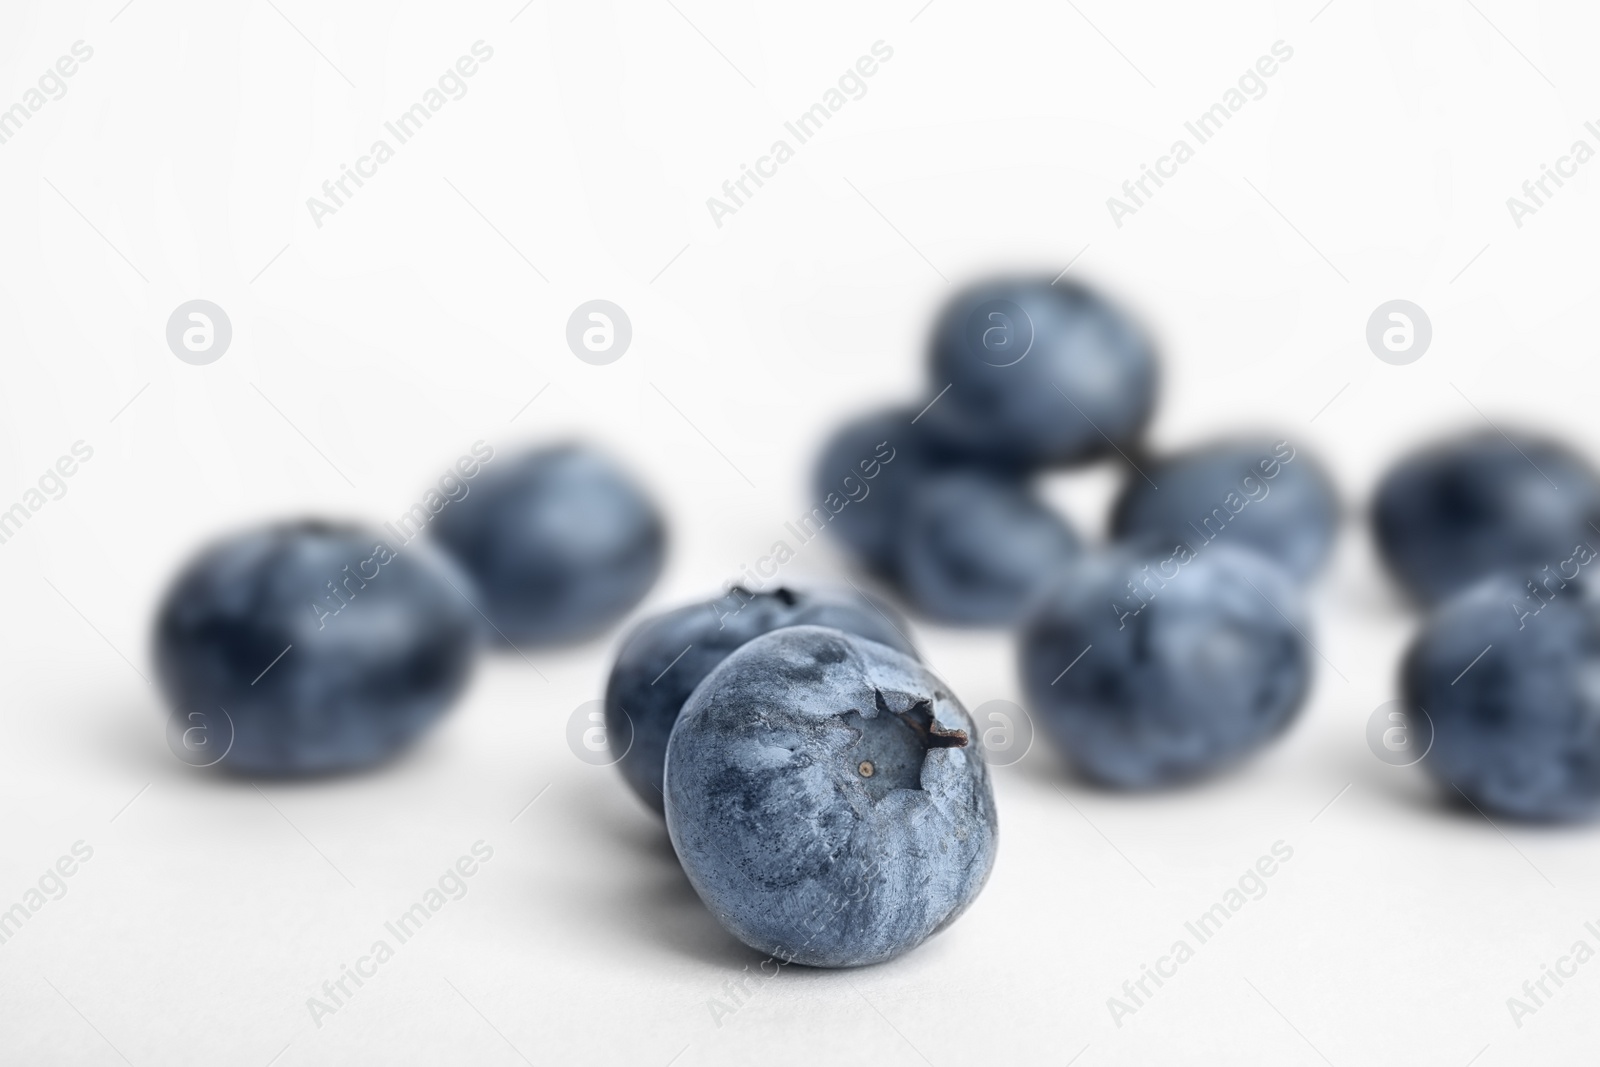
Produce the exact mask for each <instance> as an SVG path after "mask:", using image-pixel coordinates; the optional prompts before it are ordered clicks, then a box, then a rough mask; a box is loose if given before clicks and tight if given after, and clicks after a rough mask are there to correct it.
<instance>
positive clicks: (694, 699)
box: [667, 626, 997, 967]
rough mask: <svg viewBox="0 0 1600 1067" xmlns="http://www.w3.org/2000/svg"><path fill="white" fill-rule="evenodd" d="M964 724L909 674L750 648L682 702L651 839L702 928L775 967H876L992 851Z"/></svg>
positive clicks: (838, 652)
mask: <svg viewBox="0 0 1600 1067" xmlns="http://www.w3.org/2000/svg"><path fill="white" fill-rule="evenodd" d="M976 745H977V738H976V737H975V735H974V732H973V724H972V720H971V718H970V717H969V716H968V714H967V712H966V710H965V709H964V708H963V707H962V706H961V704H960V703H959V702H958V701H957V700H956V698H955V697H954V696H953V695H951V693H950V691H949V690H948V689H947V688H946V687H945V686H944V684H943V683H942V682H940V681H939V679H937V678H936V677H934V676H933V674H932V673H930V672H929V671H928V669H927V668H926V667H924V666H923V665H922V664H920V663H918V662H917V661H916V660H914V659H912V658H911V657H910V656H907V655H905V654H904V653H901V652H897V651H895V650H894V649H892V648H889V647H888V646H887V645H880V644H878V643H877V642H875V641H869V640H866V639H864V638H860V637H854V636H851V635H849V634H845V633H843V632H841V631H839V630H833V629H829V628H826V627H820V626H795V627H790V628H788V629H783V630H775V631H773V632H772V633H769V634H765V635H763V636H761V637H757V638H755V639H754V640H752V641H750V642H748V643H747V644H745V645H744V646H743V647H741V648H740V649H738V651H736V652H734V653H733V654H732V655H730V656H729V657H728V658H727V659H725V660H723V661H722V665H721V666H719V667H718V668H717V669H716V670H714V671H712V672H711V674H710V675H709V676H708V677H707V678H706V679H705V681H704V682H702V683H701V685H700V686H699V688H697V689H696V690H695V691H694V694H693V695H692V696H691V697H690V698H689V702H688V704H687V705H685V706H684V709H683V713H682V715H681V716H680V717H679V719H678V725H677V726H676V727H675V728H674V729H673V731H672V739H671V741H670V742H669V744H668V746H667V829H668V831H669V832H670V834H671V837H672V844H673V847H674V848H675V849H676V850H677V853H678V858H679V860H680V861H682V863H683V869H684V872H685V873H686V874H687V875H688V876H689V881H690V882H691V883H692V884H693V885H694V887H695V890H696V891H697V892H698V893H699V894H700V898H701V899H702V900H703V901H705V903H706V906H707V907H709V908H710V909H711V912H712V914H713V915H715V916H716V918H717V920H718V921H719V922H720V923H721V924H722V925H723V926H724V927H725V928H727V929H728V930H729V931H730V932H731V933H732V934H733V935H734V936H736V937H737V938H739V940H741V941H743V942H744V943H745V944H746V945H749V946H750V947H751V948H753V949H755V950H757V951H758V952H763V953H766V954H767V955H768V956H770V957H772V958H775V959H778V960H781V961H785V962H797V963H803V964H808V965H811V966H817V967H854V966H860V965H863V964H870V963H878V962H881V961H883V960H887V959H891V958H893V957H895V956H898V955H900V954H901V953H903V952H907V951H909V950H910V949H912V948H915V947H916V946H917V945H918V944H920V943H921V942H923V941H924V940H926V939H927V938H928V937H930V936H931V935H933V934H935V933H937V932H938V931H939V930H941V929H943V928H944V927H946V926H948V925H949V924H950V923H952V922H953V921H955V919H956V917H957V916H959V915H960V914H961V912H962V911H963V910H965V909H966V907H967V905H969V904H970V903H971V902H972V901H973V899H974V898H975V897H976V896H977V894H978V892H979V890H980V889H982V888H983V884H984V882H985V880H986V879H987V878H988V876H989V870H990V868H991V867H992V866H993V864H994V856H995V848H996V841H997V836H996V835H997V825H996V821H995V808H994V795H993V793H992V791H991V789H990V785H989V774H988V768H987V767H986V766H985V764H984V763H983V761H982V760H981V759H980V758H979V756H978V753H977V748H976Z"/></svg>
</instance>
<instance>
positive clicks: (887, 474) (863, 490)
mask: <svg viewBox="0 0 1600 1067" xmlns="http://www.w3.org/2000/svg"><path fill="white" fill-rule="evenodd" d="M917 414H918V410H917V409H914V408H889V409H886V410H882V411H875V412H872V413H870V414H867V415H862V416H859V417H857V418H854V419H852V420H850V421H849V422H847V423H845V424H844V425H843V426H841V427H840V428H839V429H838V430H837V431H836V432H835V433H834V434H833V436H832V437H830V438H829V439H828V441H827V443H826V444H825V445H824V446H823V449H822V454H821V456H820V457H819V458H818V461H817V466H816V469H815V471H814V472H813V475H812V492H813V494H814V496H815V499H814V500H813V502H812V505H813V506H812V510H811V513H810V514H809V515H807V516H806V518H805V519H803V520H801V521H802V523H804V524H805V526H806V529H807V530H808V531H811V532H814V530H815V529H823V528H826V529H829V530H831V531H832V532H833V534H834V536H836V537H838V538H839V539H840V540H841V541H842V542H843V543H844V545H845V547H846V549H847V550H848V551H849V552H850V553H851V554H853V555H854V556H855V557H856V558H857V559H858V560H860V562H862V563H863V564H865V565H866V566H867V567H868V568H869V569H871V570H874V571H876V572H878V573H879V574H884V575H888V574H893V573H894V570H895V565H896V562H897V559H896V552H897V544H896V532H897V528H898V524H899V521H900V519H901V517H902V516H903V515H904V513H905V504H906V498H907V496H908V495H909V494H910V492H911V489H912V487H913V486H915V485H916V484H917V482H918V481H919V480H920V479H921V478H922V477H924V476H925V475H926V474H927V473H928V472H929V471H932V470H935V469H938V468H940V467H942V466H943V465H945V463H946V462H947V460H946V459H945V457H943V456H941V455H940V454H938V452H937V451H936V450H935V448H934V447H933V445H932V444H931V443H930V442H929V440H928V435H927V433H926V432H925V431H924V428H923V427H922V425H921V423H920V422H918V423H917V424H916V425H913V424H912V421H911V420H912V419H914V418H916V417H917Z"/></svg>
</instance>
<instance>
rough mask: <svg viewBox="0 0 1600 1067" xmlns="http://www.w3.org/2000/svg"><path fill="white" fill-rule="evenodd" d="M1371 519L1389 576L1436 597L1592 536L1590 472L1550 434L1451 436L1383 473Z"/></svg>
mask: <svg viewBox="0 0 1600 1067" xmlns="http://www.w3.org/2000/svg"><path fill="white" fill-rule="evenodd" d="M1372 524H1373V532H1374V534H1375V536H1376V539H1377V543H1378V549H1379V551H1380V553H1381V554H1382V556H1383V560H1384V562H1385V563H1386V564H1387V565H1388V568H1389V570H1390V572H1391V573H1392V574H1393V575H1394V577H1395V578H1396V579H1397V580H1398V581H1399V582H1400V583H1401V584H1402V585H1404V586H1405V587H1406V588H1407V589H1408V590H1409V591H1410V592H1411V594H1412V595H1413V596H1415V597H1416V598H1417V599H1418V600H1420V601H1422V602H1423V603H1436V602H1438V601H1441V600H1443V599H1445V598H1446V597H1448V596H1449V595H1450V594H1452V593H1455V592H1460V591H1462V590H1464V589H1466V588H1467V587H1468V586H1471V585H1472V584H1474V583H1475V582H1476V581H1477V580H1478V579H1480V578H1483V577H1485V576H1486V575H1489V574H1491V573H1494V572H1496V571H1501V570H1512V571H1516V572H1518V573H1520V574H1525V575H1532V574H1534V573H1537V572H1539V571H1540V570H1541V569H1542V568H1545V567H1550V568H1555V567H1556V566H1557V565H1558V564H1559V563H1561V561H1563V560H1566V559H1568V558H1570V557H1571V556H1572V555H1573V552H1574V549H1575V547H1576V546H1580V545H1581V546H1584V547H1585V548H1586V549H1588V546H1590V545H1592V544H1596V543H1600V542H1596V541H1595V540H1594V539H1595V538H1597V537H1600V532H1597V531H1596V526H1597V525H1600V477H1597V476H1596V474H1595V472H1594V470H1593V468H1591V467H1590V466H1589V465H1588V464H1587V463H1586V462H1584V460H1583V459H1581V458H1580V457H1578V456H1577V455H1575V454H1573V453H1572V452H1571V451H1570V450H1568V449H1567V448H1565V447H1564V446H1562V445H1561V444H1558V443H1557V442H1555V441H1551V440H1547V439H1543V438H1538V437H1529V436H1524V435H1520V434H1519V435H1517V436H1514V437H1509V438H1508V437H1504V436H1501V435H1500V434H1498V433H1483V434H1477V435H1472V436H1467V437H1458V438H1452V439H1450V440H1447V441H1443V442H1440V443H1438V444H1436V445H1434V446H1432V447H1430V448H1427V449H1424V450H1423V451H1420V452H1417V453H1414V454H1413V455H1411V456H1408V457H1407V458H1406V459H1404V460H1402V461H1401V462H1400V463H1398V464H1396V465H1395V466H1394V467H1393V468H1392V469H1391V470H1390V471H1389V472H1388V473H1387V474H1386V475H1385V476H1384V478H1383V481H1382V482H1381V483H1380V484H1379V486H1378V492H1377V495H1376V498H1375V500H1374V502H1373V509H1372ZM1589 551H1591V552H1592V549H1589Z"/></svg>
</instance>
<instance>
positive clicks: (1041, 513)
mask: <svg viewBox="0 0 1600 1067" xmlns="http://www.w3.org/2000/svg"><path fill="white" fill-rule="evenodd" d="M904 510H905V515H904V517H903V519H902V521H901V526H900V537H899V541H898V544H899V560H900V562H899V566H898V569H897V577H898V584H899V588H900V590H901V591H902V592H903V593H904V594H905V597H906V599H907V600H908V601H909V602H910V603H911V605H912V606H913V607H915V608H916V609H917V610H918V611H921V612H923V613H924V614H927V615H929V616H931V617H932V618H935V619H939V620H941V621H943V622H952V623H964V624H973V625H984V624H1005V623H1012V622H1016V621H1018V620H1019V619H1021V618H1023V617H1024V616H1025V615H1027V613H1028V612H1029V610H1030V609H1031V608H1032V607H1033V605H1034V604H1036V603H1037V602H1038V599H1039V597H1040V596H1041V595H1042V594H1043V593H1044V592H1045V591H1046V590H1048V589H1049V588H1050V587H1051V586H1052V585H1054V584H1055V580H1056V578H1057V576H1058V574H1059V572H1060V571H1061V569H1062V568H1063V567H1064V566H1066V564H1067V563H1068V562H1069V561H1071V560H1072V559H1073V558H1075V557H1076V556H1077V554H1078V552H1079V541H1078V536H1077V534H1075V533H1073V531H1072V528H1071V527H1070V526H1068V525H1067V523H1066V520H1065V519H1063V518H1062V517H1061V516H1059V515H1057V514H1056V513H1055V512H1054V511H1053V510H1051V509H1050V508H1049V507H1048V506H1046V505H1045V503H1044V502H1043V501H1041V500H1040V499H1039V498H1038V497H1037V496H1036V495H1035V494H1034V493H1033V492H1032V490H1031V489H1030V487H1029V486H1028V484H1027V483H1026V482H1025V481H1022V480H1021V479H1017V478H1012V477H1006V476H1003V475H996V474H991V473H986V472H983V471H975V470H969V471H952V472H948V473H944V474H937V475H929V476H925V477H924V478H923V479H922V480H920V481H919V482H918V484H917V485H916V486H915V487H914V488H913V489H912V492H911V494H910V498H909V499H908V500H907V502H906V505H905V509H904Z"/></svg>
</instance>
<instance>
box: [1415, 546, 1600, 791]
mask: <svg viewBox="0 0 1600 1067" xmlns="http://www.w3.org/2000/svg"><path fill="white" fill-rule="evenodd" d="M1597 678H1600V606H1597V605H1596V603H1595V602H1594V601H1593V600H1587V599H1585V598H1584V597H1583V595H1582V593H1581V592H1580V591H1579V590H1578V589H1577V588H1576V587H1569V588H1568V589H1565V590H1563V589H1560V588H1558V586H1557V585H1555V584H1552V585H1550V586H1548V587H1547V588H1542V589H1538V590H1535V589H1531V588H1530V587H1529V585H1528V583H1527V582H1526V581H1525V580H1523V579H1522V578H1521V576H1512V575H1493V576H1491V577H1489V578H1487V579H1484V580H1483V581H1482V582H1480V583H1478V584H1477V585H1474V586H1473V587H1472V588H1470V589H1468V590H1467V591H1466V592H1463V593H1460V594H1458V595H1456V596H1454V597H1452V598H1450V599H1449V600H1447V601H1445V603H1444V604H1443V605H1441V606H1440V607H1439V608H1438V609H1437V610H1436V611H1435V612H1434V613H1433V615H1432V616H1431V617H1430V618H1429V619H1428V621H1427V623H1426V625H1425V626H1424V628H1423V630H1422V632H1421V633H1420V634H1419V635H1418V636H1417V638H1416V640H1415V641H1414V642H1413V643H1412V646H1411V648H1410V650H1409V652H1408V653H1407V654H1406V658H1405V661H1404V664H1403V665H1402V667H1401V686H1402V690H1403V698H1404V701H1405V703H1406V705H1407V706H1408V707H1417V708H1421V709H1423V711H1425V712H1426V713H1427V715H1428V718H1429V721H1430V722H1431V723H1432V726H1433V746H1432V748H1430V749H1429V750H1428V753H1427V755H1426V756H1424V757H1423V760H1422V766H1423V767H1424V768H1425V769H1426V770H1427V771H1428V772H1429V774H1431V775H1432V776H1433V777H1434V778H1435V779H1436V780H1437V781H1438V782H1439V784H1440V785H1441V786H1442V787H1443V789H1444V790H1445V793H1446V796H1447V798H1449V799H1455V797H1456V790H1458V789H1459V790H1460V791H1461V793H1463V794H1465V795H1466V796H1467V797H1468V798H1469V799H1470V800H1471V801H1472V803H1474V804H1476V805H1478V807H1479V808H1480V809H1481V810H1483V811H1485V812H1487V813H1489V814H1490V815H1508V816H1512V817H1515V818H1519V819H1530V820H1568V819H1578V818H1584V817H1589V816H1593V815H1594V814H1595V813H1596V812H1597V811H1600V688H1597V687H1596V684H1595V680H1596V679H1597Z"/></svg>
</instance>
